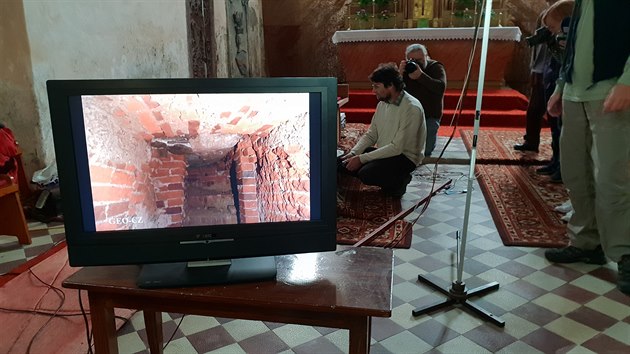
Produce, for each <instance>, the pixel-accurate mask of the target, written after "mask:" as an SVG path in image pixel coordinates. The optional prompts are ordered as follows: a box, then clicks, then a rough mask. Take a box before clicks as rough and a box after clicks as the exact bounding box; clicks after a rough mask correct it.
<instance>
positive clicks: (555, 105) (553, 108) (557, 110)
mask: <svg viewBox="0 0 630 354" xmlns="http://www.w3.org/2000/svg"><path fill="white" fill-rule="evenodd" d="M547 112H548V113H549V115H551V116H553V117H560V116H561V115H562V94H561V93H554V94H553V95H551V97H549V101H548V102H547Z"/></svg>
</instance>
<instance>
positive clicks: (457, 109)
mask: <svg viewBox="0 0 630 354" xmlns="http://www.w3.org/2000/svg"><path fill="white" fill-rule="evenodd" d="M485 3H486V0H484V1H483V3H482V6H481V8H482V9H483V8H484V6H485ZM482 19H483V16H479V19H478V21H477V22H475V28H474V33H473V38H472V48H471V50H470V54H469V56H468V68H467V70H466V76H465V78H464V84H463V86H462V91H461V93H460V95H459V99H458V101H457V105H456V107H455V112H454V113H453V117H452V118H451V122H450V126H451V127H453V128H452V130H451V135H450V136H449V138H448V140H447V141H446V143H445V144H444V146H443V147H442V150H441V151H440V154H439V155H438V158H437V159H436V161H435V164H434V167H433V171H432V183H431V190H430V192H429V195H428V197H427V199H426V202H425V203H423V204H422V209H421V210H420V212H418V213H417V216H416V217H415V218H414V219H413V220H412V221H411V222H408V223H406V224H405V226H404V227H403V229H402V230H401V232H400V235H405V234H406V233H407V232H409V231H410V229H411V228H412V227H413V226H414V225H415V224H416V223H417V222H418V220H419V219H420V217H421V216H422V215H423V214H424V213H425V211H426V210H427V208H428V207H429V204H430V203H431V199H432V198H433V191H434V190H435V183H436V181H437V176H438V167H439V163H440V160H441V159H442V157H443V156H444V153H445V152H446V149H447V147H448V146H449V145H450V143H451V141H452V140H453V138H454V137H455V132H456V131H457V127H458V126H459V118H460V117H461V114H462V110H463V102H464V99H465V98H466V94H467V93H468V86H469V84H470V73H471V71H472V66H473V65H472V64H473V61H474V57H475V53H476V51H477V37H478V33H479V27H481V20H482ZM450 188H453V186H451V187H450ZM450 188H449V189H450ZM465 192H466V191H465V190H464V192H463V193H465ZM451 194H453V193H451ZM419 207H420V205H416V206H415V208H414V210H413V211H414V212H415V211H416V210H417V209H418V208H419ZM402 239H403V237H402V236H401V237H398V238H397V237H394V238H393V239H392V240H391V241H390V242H389V243H388V244H387V245H385V247H384V248H394V247H396V246H398V244H399V243H400V241H402Z"/></svg>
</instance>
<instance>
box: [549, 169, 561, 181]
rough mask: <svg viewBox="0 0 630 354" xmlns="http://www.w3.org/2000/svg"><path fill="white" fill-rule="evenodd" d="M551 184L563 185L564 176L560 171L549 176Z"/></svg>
mask: <svg viewBox="0 0 630 354" xmlns="http://www.w3.org/2000/svg"><path fill="white" fill-rule="evenodd" d="M549 177H550V178H549V182H551V183H562V175H561V174H560V171H556V172H554V173H553V174H552V175H551V176H549Z"/></svg>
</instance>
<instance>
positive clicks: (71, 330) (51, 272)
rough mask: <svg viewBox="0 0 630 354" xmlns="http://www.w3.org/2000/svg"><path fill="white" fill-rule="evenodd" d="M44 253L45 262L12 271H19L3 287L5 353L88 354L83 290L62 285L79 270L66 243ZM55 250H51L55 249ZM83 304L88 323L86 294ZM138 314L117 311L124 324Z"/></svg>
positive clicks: (0, 349)
mask: <svg viewBox="0 0 630 354" xmlns="http://www.w3.org/2000/svg"><path fill="white" fill-rule="evenodd" d="M54 250H55V251H54V252H50V253H48V252H47V253H46V254H43V255H41V256H42V258H43V260H41V261H40V260H38V261H39V262H34V263H36V264H35V265H33V266H32V267H31V268H28V269H24V267H22V266H21V267H19V268H20V269H16V271H12V272H10V273H11V274H19V275H17V276H15V277H14V278H13V279H10V280H9V281H7V282H6V283H5V284H4V285H2V286H1V287H0V304H1V305H0V307H1V308H2V311H0V323H2V338H3V339H2V340H0V353H29V352H30V353H60V354H61V353H87V352H88V344H87V338H86V334H87V333H86V328H85V322H84V318H83V314H82V311H81V307H80V305H79V292H78V291H77V290H70V289H64V288H62V287H61V283H62V282H63V280H65V279H66V278H67V277H68V276H70V275H71V274H73V273H74V272H76V271H77V270H78V269H79V268H72V267H70V266H69V264H68V252H67V249H66V247H65V246H62V247H60V248H55V249H54ZM51 251H52V250H51ZM81 297H82V304H83V308H84V310H85V312H86V314H87V318H88V320H87V321H88V322H89V317H90V315H89V304H88V299H87V295H86V293H85V292H82V295H81ZM134 313H135V311H132V310H124V309H116V310H115V315H116V317H117V319H116V326H117V328H120V327H121V326H122V325H123V324H124V322H125V321H126V320H128V319H129V318H131V316H132V315H133V314H134Z"/></svg>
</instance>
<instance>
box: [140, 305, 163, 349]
mask: <svg viewBox="0 0 630 354" xmlns="http://www.w3.org/2000/svg"><path fill="white" fill-rule="evenodd" d="M143 314H144V325H145V327H146V330H147V340H148V341H149V350H150V351H151V354H161V353H162V344H163V342H164V334H163V332H162V312H154V311H148V310H143Z"/></svg>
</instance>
